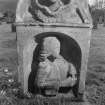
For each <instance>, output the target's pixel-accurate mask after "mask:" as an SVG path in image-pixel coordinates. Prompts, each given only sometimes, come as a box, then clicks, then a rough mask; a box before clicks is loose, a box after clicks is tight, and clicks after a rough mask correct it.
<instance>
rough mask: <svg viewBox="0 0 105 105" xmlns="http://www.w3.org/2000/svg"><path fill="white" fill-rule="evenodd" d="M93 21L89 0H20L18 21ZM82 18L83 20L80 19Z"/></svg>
mask: <svg viewBox="0 0 105 105" xmlns="http://www.w3.org/2000/svg"><path fill="white" fill-rule="evenodd" d="M32 18H33V19H34V20H37V21H40V22H49V23H50V22H64V23H67V22H74V23H75V22H77V23H78V22H81V20H82V22H84V23H91V21H92V20H91V15H90V13H89V8H88V2H87V0H20V1H19V3H18V6H17V14H16V21H17V22H24V21H27V20H32ZM80 19H81V20H80Z"/></svg>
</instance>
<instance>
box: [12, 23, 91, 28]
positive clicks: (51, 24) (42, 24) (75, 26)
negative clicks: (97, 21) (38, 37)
mask: <svg viewBox="0 0 105 105" xmlns="http://www.w3.org/2000/svg"><path fill="white" fill-rule="evenodd" d="M14 24H15V25H16V26H42V27H43V26H46V27H72V28H73V27H74V28H92V27H93V26H92V24H86V23H85V24H84V23H69V24H67V23H66V24H65V23H30V22H25V23H24V22H17V23H14Z"/></svg>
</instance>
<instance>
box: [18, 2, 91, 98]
mask: <svg viewBox="0 0 105 105" xmlns="http://www.w3.org/2000/svg"><path fill="white" fill-rule="evenodd" d="M80 1H81V0H80ZM84 2H85V1H84ZM79 3H80V2H79ZM75 4H76V3H73V2H72V1H69V2H66V0H48V1H46V0H19V3H18V6H17V12H16V32H17V51H18V80H19V82H21V87H22V89H23V91H24V93H27V92H28V91H29V92H32V90H33V89H34V88H35V86H34V79H35V78H34V76H35V75H36V74H35V72H34V71H32V69H33V68H34V62H36V61H37V57H35V54H36V51H37V47H38V45H39V44H40V43H41V40H43V39H44V38H45V37H49V36H51V37H52V36H53V37H56V38H58V39H59V41H60V43H61V49H60V50H61V51H60V54H61V55H62V56H63V57H64V58H65V59H66V60H67V61H68V62H71V63H72V64H73V65H74V66H75V68H76V70H77V74H78V83H77V84H76V86H74V87H73V88H74V89H73V91H74V93H76V95H77V96H78V97H83V95H84V92H85V80H86V73H87V63H88V56H89V48H90V39H91V28H92V25H91V19H90V17H87V16H88V13H89V11H88V8H84V6H82V9H80V7H79V6H80V4H78V3H77V4H78V5H75ZM84 4H85V5H86V2H85V3H84ZM84 4H83V5H84ZM87 5H88V4H87ZM84 9H85V10H86V11H87V12H86V13H87V16H86V15H85V13H83V12H84V11H82V10H84ZM77 10H78V11H77ZM81 11H82V12H81ZM83 15H84V16H83ZM32 93H33V92H32Z"/></svg>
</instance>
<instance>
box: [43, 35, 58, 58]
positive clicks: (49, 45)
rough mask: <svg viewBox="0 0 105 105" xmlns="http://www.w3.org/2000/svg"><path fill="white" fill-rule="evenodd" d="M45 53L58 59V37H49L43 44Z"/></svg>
mask: <svg viewBox="0 0 105 105" xmlns="http://www.w3.org/2000/svg"><path fill="white" fill-rule="evenodd" d="M43 52H44V53H45V54H47V55H53V56H54V57H57V56H58V55H59V54H60V42H59V40H58V39H57V38H56V37H47V38H45V39H44V42H43Z"/></svg>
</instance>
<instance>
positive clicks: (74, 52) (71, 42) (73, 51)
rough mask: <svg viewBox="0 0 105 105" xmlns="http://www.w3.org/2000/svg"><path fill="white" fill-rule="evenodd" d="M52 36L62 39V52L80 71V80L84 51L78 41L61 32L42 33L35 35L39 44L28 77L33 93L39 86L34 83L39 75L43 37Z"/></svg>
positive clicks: (30, 90) (29, 89)
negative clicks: (39, 57)
mask: <svg viewBox="0 0 105 105" xmlns="http://www.w3.org/2000/svg"><path fill="white" fill-rule="evenodd" d="M50 36H53V37H56V38H57V39H58V40H59V41H60V44H61V50H60V54H61V55H62V56H63V57H64V58H65V59H66V60H67V61H68V62H71V63H72V64H74V66H75V67H76V70H77V73H78V80H79V74H80V70H81V60H82V51H81V48H80V46H79V44H78V43H77V41H76V40H75V39H73V38H72V37H70V36H68V35H66V34H64V33H60V32H44V33H40V34H38V35H36V36H35V42H36V43H37V46H36V48H35V49H34V51H33V58H32V64H31V72H30V74H29V78H28V91H29V92H31V93H36V91H37V87H35V85H34V80H35V77H36V75H37V68H38V63H39V61H38V56H39V51H40V48H41V46H42V43H43V39H44V38H46V37H50ZM35 90H36V91H35ZM77 93H78V90H77Z"/></svg>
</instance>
